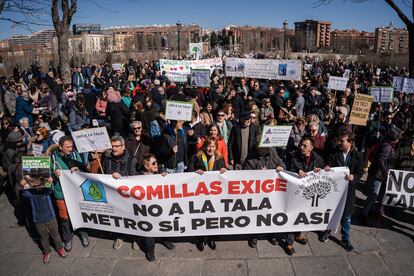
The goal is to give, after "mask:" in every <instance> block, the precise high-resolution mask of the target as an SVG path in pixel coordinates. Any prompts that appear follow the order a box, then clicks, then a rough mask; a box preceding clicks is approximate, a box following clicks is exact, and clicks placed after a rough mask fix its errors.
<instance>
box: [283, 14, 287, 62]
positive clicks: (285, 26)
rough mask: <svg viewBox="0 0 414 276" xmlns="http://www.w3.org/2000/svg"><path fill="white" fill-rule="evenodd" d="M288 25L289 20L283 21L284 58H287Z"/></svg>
mask: <svg viewBox="0 0 414 276" xmlns="http://www.w3.org/2000/svg"><path fill="white" fill-rule="evenodd" d="M287 26H288V22H287V20H285V21H283V59H286V29H287Z"/></svg>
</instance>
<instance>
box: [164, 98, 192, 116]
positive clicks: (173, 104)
mask: <svg viewBox="0 0 414 276" xmlns="http://www.w3.org/2000/svg"><path fill="white" fill-rule="evenodd" d="M192 116H193V104H192V103H188V102H180V101H167V104H166V106H165V118H166V119H167V120H181V121H191V119H192Z"/></svg>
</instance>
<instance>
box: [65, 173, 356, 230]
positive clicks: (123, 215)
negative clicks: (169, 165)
mask: <svg viewBox="0 0 414 276" xmlns="http://www.w3.org/2000/svg"><path fill="white" fill-rule="evenodd" d="M347 174H349V169H348V168H345V167H336V168H331V170H330V171H329V172H327V171H325V170H321V171H320V172H319V173H314V172H312V171H311V172H308V173H307V175H308V176H307V177H304V178H299V177H298V175H297V174H295V173H292V172H280V173H278V172H276V170H246V171H227V172H225V173H224V174H221V173H220V172H219V171H213V172H205V173H204V174H203V175H199V174H197V173H194V172H188V173H177V174H168V175H166V176H164V177H163V176H161V175H159V174H158V175H140V176H128V177H122V178H121V179H118V180H116V184H115V183H114V179H113V177H112V176H111V175H101V174H87V173H80V172H75V173H71V172H70V171H67V170H63V171H62V175H61V177H60V178H59V180H60V182H61V183H62V185H61V186H62V189H63V193H64V194H65V203H66V206H67V209H68V212H69V216H70V219H71V223H72V225H73V227H74V228H75V229H79V228H88V229H97V230H103V231H109V232H114V233H123V234H129V235H134V236H146V237H174V236H180V237H184V236H193V237H196V236H214V235H241V234H260V233H283V232H299V231H324V230H327V229H336V228H337V226H338V225H339V223H340V220H341V217H342V212H343V209H344V206H345V201H346V195H347V189H348V181H347V180H345V177H344V175H347Z"/></svg>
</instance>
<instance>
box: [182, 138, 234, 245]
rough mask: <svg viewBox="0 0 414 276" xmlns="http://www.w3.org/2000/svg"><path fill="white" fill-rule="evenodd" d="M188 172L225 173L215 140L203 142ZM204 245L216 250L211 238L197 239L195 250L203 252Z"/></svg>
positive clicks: (210, 139) (224, 165) (222, 158)
mask: <svg viewBox="0 0 414 276" xmlns="http://www.w3.org/2000/svg"><path fill="white" fill-rule="evenodd" d="M188 171H189V172H196V173H198V174H200V175H202V174H203V173H204V172H210V171H220V173H225V172H226V171H227V169H226V164H225V161H224V157H223V156H222V155H221V154H219V153H218V145H217V140H216V138H214V137H209V138H206V139H205V140H204V143H203V147H202V148H201V150H200V151H199V152H198V153H197V154H196V155H195V156H194V157H193V159H192V161H191V162H190V166H189V168H188ZM205 243H206V244H207V245H208V246H209V247H210V248H211V249H212V250H216V243H215V242H214V240H213V239H212V237H206V238H201V237H198V238H197V240H196V246H197V249H198V250H200V251H204V244H205Z"/></svg>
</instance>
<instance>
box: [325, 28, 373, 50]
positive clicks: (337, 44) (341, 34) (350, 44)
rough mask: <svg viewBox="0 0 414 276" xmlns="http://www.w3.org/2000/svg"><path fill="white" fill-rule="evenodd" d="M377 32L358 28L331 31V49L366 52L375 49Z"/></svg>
mask: <svg viewBox="0 0 414 276" xmlns="http://www.w3.org/2000/svg"><path fill="white" fill-rule="evenodd" d="M374 40H375V33H373V32H365V31H358V30H333V31H331V49H332V51H333V52H334V53H344V54H365V53H368V52H370V51H372V50H374Z"/></svg>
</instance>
